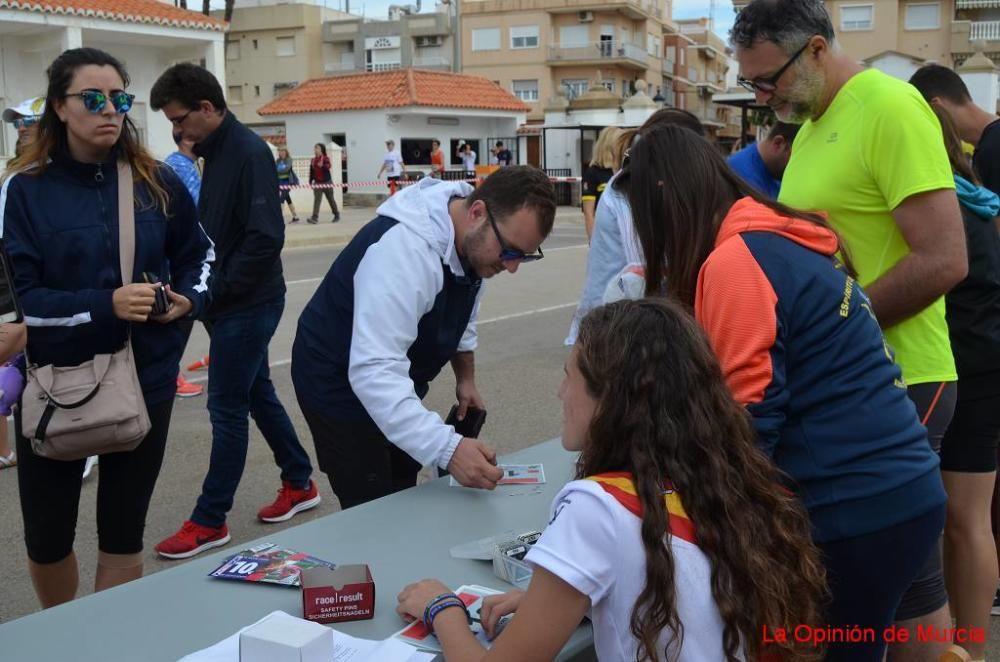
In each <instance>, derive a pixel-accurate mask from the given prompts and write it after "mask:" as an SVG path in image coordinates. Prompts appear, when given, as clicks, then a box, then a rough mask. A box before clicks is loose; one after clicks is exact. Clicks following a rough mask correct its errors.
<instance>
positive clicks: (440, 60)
mask: <svg viewBox="0 0 1000 662" xmlns="http://www.w3.org/2000/svg"><path fill="white" fill-rule="evenodd" d="M413 66H415V67H421V68H423V69H451V60H449V59H448V58H446V57H441V56H439V55H428V56H425V57H415V58H413Z"/></svg>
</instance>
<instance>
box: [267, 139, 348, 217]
mask: <svg viewBox="0 0 1000 662" xmlns="http://www.w3.org/2000/svg"><path fill="white" fill-rule="evenodd" d="M330 169H331V165H330V157H329V156H327V155H326V145H324V144H323V143H316V145H315V146H314V147H313V158H312V161H310V162H309V183H310V184H318V185H319V186H318V187H317V188H314V189H313V213H312V216H310V217H309V218H307V219H306V222H307V223H309V224H311V225H315V224H316V223H319V206H320V203H322V202H323V198H324V197H325V198H326V201H327V202H329V203H330V210H331V211H332V212H333V222H334V223H336V222H337V221H339V220H340V210H339V209H337V200H336V199H335V198H334V195H333V175H331V174H330ZM279 204H280V202H279Z"/></svg>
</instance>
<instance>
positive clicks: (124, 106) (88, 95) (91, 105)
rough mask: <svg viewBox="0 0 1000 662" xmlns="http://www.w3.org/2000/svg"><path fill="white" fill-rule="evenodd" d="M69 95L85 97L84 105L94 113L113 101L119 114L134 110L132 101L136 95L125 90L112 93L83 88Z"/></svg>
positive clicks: (68, 95)
mask: <svg viewBox="0 0 1000 662" xmlns="http://www.w3.org/2000/svg"><path fill="white" fill-rule="evenodd" d="M66 97H67V98H69V97H80V98H81V99H83V106H84V108H86V109H87V110H89V111H90V112H92V113H99V112H101V111H102V110H104V107H105V106H106V105H107V104H108V101H109V100H110V101H111V105H112V106H114V107H115V110H116V111H118V114H119V115H124V114H125V113H127V112H128V111H130V110H132V102H133V101H135V95H134V94H129V93H128V92H124V91H121V90H119V91H117V92H112V93H111V94H110V95H107V94H105V93H104V92H101V91H100V90H83V91H81V92H76V93H74V94H67V95H66Z"/></svg>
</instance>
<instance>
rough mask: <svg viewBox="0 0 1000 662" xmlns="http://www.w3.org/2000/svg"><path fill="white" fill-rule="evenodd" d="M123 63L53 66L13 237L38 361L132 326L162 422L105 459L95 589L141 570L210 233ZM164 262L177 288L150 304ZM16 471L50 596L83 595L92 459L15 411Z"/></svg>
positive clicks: (92, 347)
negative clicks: (39, 434) (84, 509)
mask: <svg viewBox="0 0 1000 662" xmlns="http://www.w3.org/2000/svg"><path fill="white" fill-rule="evenodd" d="M128 83H129V79H128V74H127V73H126V71H125V68H124V67H123V65H122V64H121V63H120V62H119V61H118V60H116V59H115V58H114V57H112V56H111V55H109V54H107V53H105V52H103V51H100V50H97V49H92V48H79V49H73V50H68V51H65V52H64V53H63V54H62V55H60V56H59V57H58V58H56V60H55V61H54V62H53V63H52V65H51V67H49V70H48V90H47V94H46V104H45V111H44V112H43V114H42V117H41V120H40V122H39V124H38V138H37V140H35V141H34V142H32V143H31V144H30V145H28V146H27V147H26V148H25V149H24V151H23V153H22V154H20V155H19V156H18V157H17V158H15V159H14V160H13V161H12V162H11V163H10V164H9V170H8V174H7V176H6V179H5V181H4V184H3V190H4V192H5V195H4V196H3V200H4V203H3V208H2V209H0V213H2V221H3V222H2V226H0V227H3V231H4V242H5V244H6V246H7V249H8V252H9V253H10V257H11V262H12V264H13V269H14V281H15V288H16V290H17V293H18V296H19V297H20V301H21V305H22V307H23V309H24V315H25V319H26V320H27V323H28V327H29V330H28V352H29V356H30V360H31V362H32V363H33V364H36V365H40V366H45V365H54V366H76V365H79V364H81V363H84V362H86V361H89V360H92V359H93V358H94V357H95V356H96V355H98V354H111V353H113V352H115V351H117V350H120V349H121V348H122V346H123V345H124V343H125V342H126V338H127V337H129V336H131V341H132V347H133V352H134V357H135V364H136V371H137V373H138V377H139V382H140V385H141V389H142V396H143V400H144V402H145V405H146V408H147V410H148V413H149V418H150V422H151V424H152V427H151V429H150V431H149V432H148V434H147V435H146V437H145V438H144V439H143V441H142V442H141V443H140V444H139V446H138V447H136V448H135V449H134V450H132V451H129V452H120V453H110V454H106V455H104V456H102V457H101V463H100V473H99V476H100V477H99V483H98V488H97V530H98V548H99V551H98V555H97V564H96V566H97V567H96V573H95V574H96V578H95V584H94V589H95V590H97V591H100V590H103V589H106V588H110V587H112V586H116V585H118V584H123V583H125V582H128V581H131V580H132V579H136V578H138V577H140V576H142V548H143V540H142V538H143V529H144V527H145V520H146V511H147V509H148V507H149V501H150V497H151V496H152V493H153V487H154V485H155V483H156V478H157V476H158V474H159V471H160V465H161V463H162V461H163V454H164V448H165V445H166V439H167V431H168V428H169V424H170V414H171V409H172V406H173V398H174V389H175V388H176V377H177V365H178V363H179V361H180V358H181V353H182V351H183V349H184V344H185V342H186V335H185V333H184V332H183V330H182V329H181V327H180V324H179V323H178V320H180V319H181V318H190V317H193V316H196V315H197V314H198V313H199V312H200V311H201V309H202V308H203V306H204V304H205V298H206V292H207V288H208V282H207V281H208V277H209V275H210V266H211V264H210V263H211V258H210V257H209V256H210V255H211V253H210V251H211V243H210V242H209V240H208V237H207V236H206V235H205V233H204V232H203V231H202V229H201V226H200V225H199V223H198V217H197V211H196V208H195V206H194V202H193V200H192V199H191V196H190V195H189V194H188V192H187V190H186V189H185V188H184V184H183V183H182V182H181V181H180V179H178V177H177V176H176V175H175V174H174V173H173V171H172V170H171V169H170V168H169V167H167V166H165V165H163V164H162V163H159V162H157V161H155V160H154V159H153V158H152V157H151V156H150V155H149V153H148V152H146V150H145V148H143V146H142V145H141V143H140V142H139V136H138V132H137V131H136V128H135V125H134V124H133V123H132V121H131V120H129V118H128V116H127V113H128V111H129V110H130V109H131V107H132V102H133V99H134V97H133V95H131V94H129V93H127V92H126V91H125V88H127V87H128ZM120 164H123V165H125V166H127V167H128V168H129V169H130V170H131V174H132V180H133V198H134V216H135V255H134V263H133V264H134V266H133V273H131V274H129V277H130V282H131V283H132V284H129V285H123V284H122V282H123V279H122V274H121V273H120V271H121V267H120V266H119V265H120V259H119V229H118V224H119V218H118V216H119V206H118V185H119V181H118V169H119V165H120ZM144 272H146V273H150V274H159V276H158V278H159V279H160V280H162V281H163V283H162V284H163V286H164V290H165V293H166V296H167V299H168V305H167V310H166V312H163V313H159V314H153V304H154V301H155V290H156V289H157V288H159V287H160V284H159V283H148V282H144V278H143V274H144ZM14 425H15V438H16V443H17V454H18V483H19V488H20V497H21V499H20V501H21V512H22V515H23V518H24V531H25V543H26V545H27V550H28V557H29V564H28V568H29V572H30V575H31V579H32V583H33V584H34V587H35V592H36V594H37V595H38V598H39V601H40V602H41V604H42V607H46V608H47V607H51V606H53V605H56V604H59V603H63V602H67V601H69V600H72V599H73V598H74V597H75V596H76V592H77V588H78V584H79V571H78V566H77V561H76V556H75V554H74V552H73V543H74V537H75V532H76V520H77V506H78V503H79V500H80V487H81V482H82V476H83V468H84V462H85V460H77V461H71V462H62V461H57V460H52V459H49V458H44V457H41V456H37V455H35V454H34V453H33V452H32V447H31V443H30V442H29V441H28V440H27V439H25V438H24V436H23V435H22V434H21V419H20V415H19V414H15V418H14Z"/></svg>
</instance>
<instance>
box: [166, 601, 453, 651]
mask: <svg viewBox="0 0 1000 662" xmlns="http://www.w3.org/2000/svg"><path fill="white" fill-rule="evenodd" d="M264 618H277V619H295V617H294V616H291V615H289V614H286V613H285V612H283V611H274V612H271V613H270V614H268V615H267V616H265V617H264ZM264 618H262V619H261V621H262V620H264ZM296 620H297V619H296ZM257 622H258V623H259V622H260V621H257ZM252 626H253V624H251V625H248V626H247V627H252ZM246 629H247V628H241V629H240V632H242V631H243V630H246ZM331 629H332V628H331ZM240 632H237V633H236V634H234V635H232V636H230V637H226V638H225V639H223V640H222V641H220V642H219V643H217V644H215V645H214V646H211V647H209V648H206V649H204V650H200V651H198V652H196V653H191V654H190V655H187V656H185V657H183V658H181V659H180V662H239V660H240ZM330 654H331V658H330V659H331V660H332V661H333V662H430V661H431V660H433V659H434V655H433V654H431V653H424V652H421V651H418V650H416V649H414V648H413V647H412V646H410V645H409V644H407V643H405V642H403V641H400V640H399V639H395V638H389V639H386V640H384V641H372V640H370V639H359V638H357V637H352V636H350V635H347V634H344V633H343V632H339V631H337V630H333V650H332V651H331V652H330Z"/></svg>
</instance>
